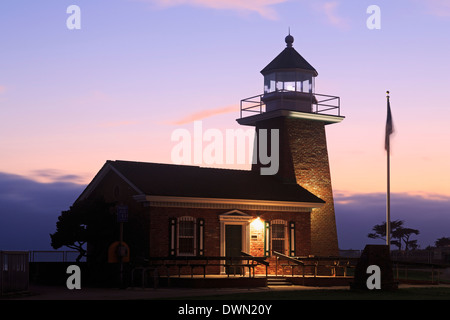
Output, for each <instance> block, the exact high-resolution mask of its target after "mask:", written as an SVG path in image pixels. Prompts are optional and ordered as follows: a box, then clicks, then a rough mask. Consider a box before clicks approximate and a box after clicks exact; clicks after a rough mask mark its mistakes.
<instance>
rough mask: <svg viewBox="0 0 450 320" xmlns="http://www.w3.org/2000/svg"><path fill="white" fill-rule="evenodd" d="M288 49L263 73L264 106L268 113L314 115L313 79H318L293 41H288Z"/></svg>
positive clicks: (289, 36)
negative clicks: (283, 112)
mask: <svg viewBox="0 0 450 320" xmlns="http://www.w3.org/2000/svg"><path fill="white" fill-rule="evenodd" d="M285 42H286V48H285V49H284V50H283V51H282V52H281V53H280V54H279V55H278V56H277V57H276V58H275V59H274V60H272V62H270V63H269V64H268V65H267V66H266V67H265V68H264V69H263V70H262V71H261V73H262V75H263V76H264V95H263V96H262V100H263V102H264V103H265V104H266V111H273V110H277V109H285V110H286V109H287V110H293V111H302V112H311V111H312V104H314V103H315V98H314V78H315V77H316V76H317V75H318V73H317V71H316V69H314V67H313V66H311V65H310V64H309V63H308V62H307V61H306V60H305V59H304V58H303V57H302V56H301V55H300V54H299V53H298V52H297V51H296V50H295V49H294V48H293V43H294V37H293V36H291V35H290V34H289V35H288V36H287V37H286V38H285Z"/></svg>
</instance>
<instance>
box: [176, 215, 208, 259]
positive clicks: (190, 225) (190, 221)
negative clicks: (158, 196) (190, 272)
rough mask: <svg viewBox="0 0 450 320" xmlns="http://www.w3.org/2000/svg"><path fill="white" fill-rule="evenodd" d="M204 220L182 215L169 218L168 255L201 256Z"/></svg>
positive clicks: (202, 251)
mask: <svg viewBox="0 0 450 320" xmlns="http://www.w3.org/2000/svg"><path fill="white" fill-rule="evenodd" d="M204 230H205V220H204V219H201V218H199V219H194V218H193V217H188V216H183V217H179V218H170V219H169V256H196V255H198V256H203V254H204V240H203V238H204Z"/></svg>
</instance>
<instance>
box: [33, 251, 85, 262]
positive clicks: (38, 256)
mask: <svg viewBox="0 0 450 320" xmlns="http://www.w3.org/2000/svg"><path fill="white" fill-rule="evenodd" d="M78 255H79V253H78V251H56V250H55V251H30V262H75V261H76V259H77V257H78ZM80 261H81V262H83V261H86V258H85V257H83V258H82V259H81V260H80Z"/></svg>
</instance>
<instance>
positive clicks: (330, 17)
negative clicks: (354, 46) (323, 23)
mask: <svg viewBox="0 0 450 320" xmlns="http://www.w3.org/2000/svg"><path fill="white" fill-rule="evenodd" d="M315 6H316V9H317V10H319V11H320V12H323V13H324V15H325V18H326V20H327V22H328V23H329V24H331V25H333V26H335V27H337V28H339V29H348V28H349V26H350V25H349V22H348V20H347V19H345V18H343V17H342V16H341V15H340V14H339V12H338V9H339V6H340V3H339V1H327V2H325V3H320V4H317V5H315Z"/></svg>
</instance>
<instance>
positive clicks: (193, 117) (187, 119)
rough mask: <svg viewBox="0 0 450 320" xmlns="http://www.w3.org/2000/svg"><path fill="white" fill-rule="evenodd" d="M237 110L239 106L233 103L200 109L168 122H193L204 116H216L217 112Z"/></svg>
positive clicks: (178, 123)
mask: <svg viewBox="0 0 450 320" xmlns="http://www.w3.org/2000/svg"><path fill="white" fill-rule="evenodd" d="M238 110H239V107H237V106H235V105H233V106H228V107H223V108H217V109H209V110H202V111H198V112H195V113H192V114H190V115H187V116H185V117H183V118H181V119H178V120H175V121H171V122H169V124H174V125H183V124H187V123H191V122H194V121H197V120H202V119H205V118H209V117H213V116H217V115H219V114H224V113H230V112H237V111H238Z"/></svg>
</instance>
